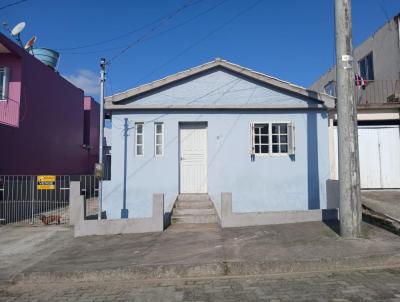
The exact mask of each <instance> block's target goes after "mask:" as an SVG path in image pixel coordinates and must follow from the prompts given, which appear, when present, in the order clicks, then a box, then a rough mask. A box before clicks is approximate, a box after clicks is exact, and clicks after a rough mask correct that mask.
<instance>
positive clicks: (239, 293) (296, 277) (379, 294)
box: [0, 269, 400, 302]
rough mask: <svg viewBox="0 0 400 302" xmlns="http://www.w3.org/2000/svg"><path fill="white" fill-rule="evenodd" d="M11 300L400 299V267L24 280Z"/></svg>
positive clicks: (6, 297) (7, 294) (5, 297)
mask: <svg viewBox="0 0 400 302" xmlns="http://www.w3.org/2000/svg"><path fill="white" fill-rule="evenodd" d="M3 301H4V302H5V301H20V302H28V301H29V302H31V301H47V302H54V301H63V302H72V301H148V302H158V301H160V302H161V301H163V302H165V301H197V302H200V301H201V302H203V301H204V302H205V301H230V302H233V301H238V302H239V301H240V302H242V301H270V302H280V301H282V302H283V301H332V302H335V301H336V302H349V301H375V302H380V301H391V302H399V301H400V269H379V270H351V271H339V272H324V273H300V274H284V275H269V276H241V277H231V278H228V277H223V278H218V277H216V278H203V279H201V278H197V279H174V280H151V281H135V282H132V281H119V282H82V283H71V282H69V283H68V282H67V283H54V282H53V283H41V284H36V283H31V284H26V283H19V284H17V285H15V286H12V287H10V288H9V289H8V290H7V291H4V292H3V293H1V292H0V302H3Z"/></svg>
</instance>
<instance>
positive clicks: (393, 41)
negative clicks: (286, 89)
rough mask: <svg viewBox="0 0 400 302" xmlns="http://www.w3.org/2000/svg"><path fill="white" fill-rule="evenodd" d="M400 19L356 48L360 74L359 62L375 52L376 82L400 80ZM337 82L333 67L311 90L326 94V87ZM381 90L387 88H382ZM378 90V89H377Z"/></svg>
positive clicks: (384, 27) (355, 58)
mask: <svg viewBox="0 0 400 302" xmlns="http://www.w3.org/2000/svg"><path fill="white" fill-rule="evenodd" d="M399 20H400V17H398V16H397V17H395V18H393V19H392V20H390V22H388V23H386V24H385V25H384V26H382V27H381V28H380V29H379V30H378V31H377V32H376V33H374V34H373V35H371V36H370V37H369V38H368V39H367V40H365V41H364V42H363V43H361V44H360V45H359V46H357V47H355V48H354V63H355V67H356V72H359V69H358V61H359V60H360V59H362V58H363V57H365V56H366V55H367V54H369V53H370V52H371V51H372V52H373V61H374V76H375V80H394V79H400V32H399ZM332 80H336V67H335V66H333V67H332V68H331V69H329V70H328V71H327V72H326V73H325V74H324V75H322V76H321V77H320V78H319V79H318V80H317V81H315V82H314V83H313V84H312V85H311V87H310V89H311V90H315V91H317V92H324V86H325V85H326V84H328V83H329V82H330V81H332ZM380 88H381V89H383V88H386V86H385V87H380ZM377 89H378V88H377Z"/></svg>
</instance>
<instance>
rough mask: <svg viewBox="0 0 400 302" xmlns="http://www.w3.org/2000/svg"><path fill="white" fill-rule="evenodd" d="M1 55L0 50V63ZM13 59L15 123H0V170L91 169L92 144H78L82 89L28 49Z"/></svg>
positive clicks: (75, 171) (56, 171) (59, 171)
mask: <svg viewBox="0 0 400 302" xmlns="http://www.w3.org/2000/svg"><path fill="white" fill-rule="evenodd" d="M7 60H8V58H5V57H4V56H3V54H0V65H4V64H6V63H7ZM19 61H20V78H21V81H22V83H21V92H22V94H21V102H20V103H21V106H20V121H19V127H10V126H6V125H2V124H0V138H1V141H2V145H3V146H2V148H0V174H8V175H16V174H58V175H77V174H88V173H89V174H91V173H93V160H94V158H96V153H95V152H96V151H95V150H96V149H97V148H98V147H96V148H93V149H92V150H87V149H85V148H83V128H84V96H83V91H82V90H81V89H78V88H77V87H75V86H74V85H72V84H71V83H69V82H68V81H67V80H65V79H64V78H63V77H61V76H60V75H59V74H57V73H56V72H54V71H53V70H52V69H50V68H49V67H47V66H45V65H44V64H43V63H41V62H40V61H38V60H36V59H35V58H33V57H32V56H31V55H29V54H24V55H22V56H21V58H20V59H19ZM11 72H12V74H14V69H13V70H12V71H11ZM15 73H16V74H17V72H15ZM97 125H98V122H97ZM93 127H96V126H95V125H94V126H93ZM97 135H98V134H97ZM97 152H98V151H97ZM97 154H98V153H97ZM96 161H97V158H96Z"/></svg>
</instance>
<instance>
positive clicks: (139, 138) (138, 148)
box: [135, 123, 144, 157]
mask: <svg viewBox="0 0 400 302" xmlns="http://www.w3.org/2000/svg"><path fill="white" fill-rule="evenodd" d="M143 126H144V123H135V155H136V156H138V157H140V156H144V138H143Z"/></svg>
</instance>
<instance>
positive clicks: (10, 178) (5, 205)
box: [0, 175, 70, 225]
mask: <svg viewBox="0 0 400 302" xmlns="http://www.w3.org/2000/svg"><path fill="white" fill-rule="evenodd" d="M69 188H70V177H69V176H64V175H58V176H55V177H54V181H53V180H52V181H49V182H43V181H42V180H41V179H40V178H39V177H38V176H36V175H0V223H3V224H35V225H36V224H37V225H51V224H68V223H69V194H70V192H69Z"/></svg>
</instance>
